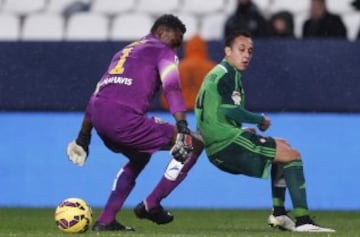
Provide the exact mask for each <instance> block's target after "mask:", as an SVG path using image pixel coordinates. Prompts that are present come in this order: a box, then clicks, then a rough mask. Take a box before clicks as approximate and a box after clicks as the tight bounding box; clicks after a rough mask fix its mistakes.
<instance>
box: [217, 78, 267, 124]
mask: <svg viewBox="0 0 360 237" xmlns="http://www.w3.org/2000/svg"><path fill="white" fill-rule="evenodd" d="M218 92H219V95H220V96H221V99H222V100H221V101H222V104H221V105H220V109H221V110H222V112H223V114H224V116H225V117H226V118H228V119H230V120H233V121H235V122H236V123H237V124H242V123H251V124H257V125H258V126H259V128H260V127H261V126H263V125H264V124H266V123H267V118H265V116H263V115H259V114H256V113H252V112H250V111H248V110H246V109H245V108H244V101H243V100H244V98H243V96H242V95H241V91H240V88H239V86H238V85H236V81H235V80H233V79H232V78H231V76H230V75H228V74H224V76H223V78H222V79H221V80H220V81H219V83H218ZM267 127H268V126H267ZM267 127H266V128H267ZM261 130H262V129H261Z"/></svg>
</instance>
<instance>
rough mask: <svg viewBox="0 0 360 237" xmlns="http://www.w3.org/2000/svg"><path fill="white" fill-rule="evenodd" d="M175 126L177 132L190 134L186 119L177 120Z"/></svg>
mask: <svg viewBox="0 0 360 237" xmlns="http://www.w3.org/2000/svg"><path fill="white" fill-rule="evenodd" d="M176 128H177V130H178V132H179V133H184V134H190V129H189V128H188V123H187V121H186V120H179V121H177V122H176Z"/></svg>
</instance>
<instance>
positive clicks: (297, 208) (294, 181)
mask: <svg viewBox="0 0 360 237" xmlns="http://www.w3.org/2000/svg"><path fill="white" fill-rule="evenodd" d="M284 177H285V181H286V185H287V187H288V189H289V192H290V197H291V201H292V203H293V206H294V210H293V214H294V216H295V217H299V216H304V215H308V214H309V211H308V205H307V200H306V187H305V177H304V170H303V164H302V161H301V160H293V161H290V162H289V163H287V164H285V166H284Z"/></svg>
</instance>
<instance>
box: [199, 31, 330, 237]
mask: <svg viewBox="0 0 360 237" xmlns="http://www.w3.org/2000/svg"><path fill="white" fill-rule="evenodd" d="M224 51H225V58H224V59H223V61H222V62H221V63H219V64H218V65H217V66H215V67H214V68H213V69H212V70H211V71H210V72H209V73H208V74H207V76H206V77H205V80H204V81H203V83H202V86H201V88H200V91H199V93H198V95H197V99H196V105H195V114H196V119H197V126H198V129H199V131H200V134H201V135H202V138H203V139H204V142H205V150H206V153H207V155H208V157H209V160H210V162H211V163H213V164H214V165H215V166H216V167H218V168H219V169H221V170H223V171H225V172H228V173H232V174H243V175H247V176H252V177H257V178H266V177H267V176H268V167H269V166H270V165H271V164H272V169H271V185H272V186H271V188H272V197H273V213H272V214H271V215H270V216H269V219H268V221H269V224H270V225H272V226H278V227H280V228H282V229H287V230H291V231H297V232H334V230H333V229H329V228H323V227H320V226H319V225H317V224H315V223H314V222H313V220H312V219H311V218H310V216H309V210H308V205H307V200H306V191H305V190H306V188H305V179H304V173H303V163H302V161H301V159H300V154H299V152H298V151H297V150H295V149H293V148H292V147H290V145H289V144H288V143H287V142H286V140H284V139H279V138H272V137H264V136H261V135H258V134H256V130H255V129H254V128H251V129H250V128H243V127H242V123H252V124H257V126H258V128H259V130H260V131H265V130H267V129H268V128H269V126H270V119H269V118H268V117H266V116H264V115H258V114H255V113H252V112H249V111H247V110H246V109H245V107H244V104H245V92H244V88H243V85H242V72H243V71H245V70H246V69H247V67H248V66H249V63H250V61H251V58H252V56H253V42H252V39H251V37H250V36H249V35H248V34H247V33H242V32H232V33H231V34H230V35H227V37H226V39H225V50H224ZM286 188H288V189H289V192H290V197H291V200H292V204H293V206H294V210H293V212H292V213H293V214H294V216H295V222H294V221H293V220H292V219H291V218H290V217H289V216H288V215H287V211H286V210H285V207H284V202H285V191H286Z"/></svg>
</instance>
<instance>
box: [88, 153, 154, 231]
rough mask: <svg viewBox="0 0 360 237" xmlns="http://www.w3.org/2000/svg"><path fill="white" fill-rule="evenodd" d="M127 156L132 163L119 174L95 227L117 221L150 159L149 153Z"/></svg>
mask: <svg viewBox="0 0 360 237" xmlns="http://www.w3.org/2000/svg"><path fill="white" fill-rule="evenodd" d="M126 155H127V156H128V157H129V159H130V161H129V162H128V163H127V164H126V165H125V166H124V167H123V168H121V169H120V171H119V172H118V174H117V176H116V178H115V180H114V184H113V187H112V191H111V194H110V196H109V198H108V201H107V203H106V205H105V207H104V209H103V210H102V212H101V214H100V216H99V217H98V220H97V222H96V223H95V225H96V224H98V225H99V223H100V225H102V226H106V224H108V223H112V222H114V221H115V218H116V214H117V212H118V211H119V210H120V209H121V207H122V205H123V203H124V202H125V200H126V198H127V197H128V195H129V194H130V192H131V190H132V189H133V187H134V186H135V180H136V178H137V176H138V175H139V174H140V172H141V171H142V170H143V169H144V167H145V166H146V164H147V163H148V161H149V159H150V155H149V154H147V153H136V154H126ZM125 230H127V229H125Z"/></svg>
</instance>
